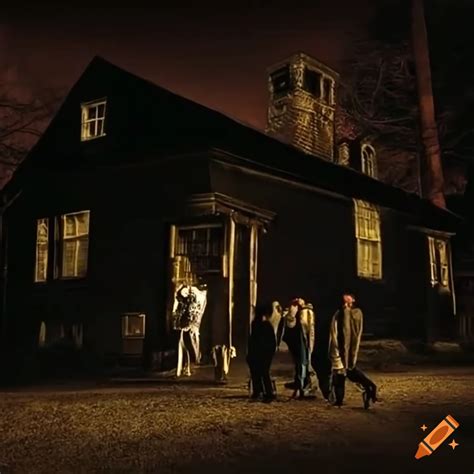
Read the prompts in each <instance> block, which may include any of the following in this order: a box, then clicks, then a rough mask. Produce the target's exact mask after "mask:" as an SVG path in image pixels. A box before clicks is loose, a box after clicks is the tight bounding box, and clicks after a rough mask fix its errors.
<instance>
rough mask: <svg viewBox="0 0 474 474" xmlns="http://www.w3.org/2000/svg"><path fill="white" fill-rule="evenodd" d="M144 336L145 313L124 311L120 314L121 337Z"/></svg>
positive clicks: (141, 337) (138, 337)
mask: <svg viewBox="0 0 474 474" xmlns="http://www.w3.org/2000/svg"><path fill="white" fill-rule="evenodd" d="M144 337H145V315H144V314H141V313H126V314H124V315H122V338H123V339H135V338H136V339H143V338H144Z"/></svg>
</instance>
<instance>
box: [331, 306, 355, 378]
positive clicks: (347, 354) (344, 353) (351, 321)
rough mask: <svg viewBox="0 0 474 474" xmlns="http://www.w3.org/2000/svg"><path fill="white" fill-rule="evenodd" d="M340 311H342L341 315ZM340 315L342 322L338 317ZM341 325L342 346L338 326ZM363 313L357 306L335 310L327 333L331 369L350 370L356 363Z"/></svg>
mask: <svg viewBox="0 0 474 474" xmlns="http://www.w3.org/2000/svg"><path fill="white" fill-rule="evenodd" d="M341 311H343V312H344V313H343V314H342V315H341ZM340 316H342V318H343V319H342V324H339V325H338V319H339V317H340ZM341 326H342V330H343V334H342V336H343V341H344V347H340V335H339V334H338V331H339V327H341ZM362 328H363V314H362V311H361V310H360V309H359V308H346V309H340V310H338V311H336V313H335V314H334V316H333V318H332V321H331V327H330V333H329V358H330V360H331V366H332V369H333V370H348V369H349V370H350V369H353V368H354V367H355V365H356V363H357V357H358V354H359V346H360V340H361V338H362Z"/></svg>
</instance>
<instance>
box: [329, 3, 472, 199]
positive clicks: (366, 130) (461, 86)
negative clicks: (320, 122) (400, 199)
mask: <svg viewBox="0 0 474 474" xmlns="http://www.w3.org/2000/svg"><path fill="white" fill-rule="evenodd" d="M382 3H383V5H382ZM392 3H393V4H394V8H393V9H392V10H390V8H387V1H385V2H381V5H380V12H379V14H378V15H376V17H375V18H374V20H373V21H372V22H371V23H372V26H373V28H374V29H375V30H376V31H375V32H374V31H371V33H370V35H369V36H368V37H367V38H365V39H363V40H358V41H357V40H356V41H355V42H354V43H355V48H354V54H353V56H352V57H351V58H350V59H349V61H348V62H347V64H346V68H345V71H343V82H342V84H341V89H340V91H339V97H340V104H341V108H340V109H339V110H338V119H337V125H338V127H337V132H338V135H339V136H340V137H341V138H346V137H347V138H353V137H354V136H364V135H370V136H373V137H376V139H378V142H379V145H380V144H383V146H379V147H378V159H379V165H380V166H379V172H380V173H381V179H383V180H384V181H386V182H388V183H390V184H392V185H395V186H399V187H402V188H404V189H406V190H408V191H411V192H416V191H417V190H419V171H420V158H421V156H422V143H421V139H420V138H421V133H420V127H421V124H420V121H419V104H418V93H417V92H418V91H417V79H416V74H415V73H416V68H415V60H414V54H413V48H412V47H411V41H410V36H411V31H410V28H409V27H410V26H411V25H410V8H408V7H409V6H410V3H407V4H405V6H403V5H401V2H400V1H399V0H397V1H394V2H392ZM429 7H430V9H429V12H428V13H429V17H428V18H429V19H431V23H430V30H432V31H433V32H432V34H431V35H430V43H431V48H430V52H431V55H432V56H433V63H432V64H433V65H434V66H435V67H434V69H433V74H432V79H433V90H434V94H433V95H434V99H435V101H436V102H435V105H436V112H437V115H436V123H435V126H436V125H437V130H438V134H439V142H440V144H441V150H440V153H441V157H442V162H443V163H442V164H443V168H444V175H445V183H444V190H445V192H446V193H462V192H463V191H464V187H465V176H464V175H465V173H466V168H467V166H466V161H468V160H470V159H472V157H474V127H472V126H471V124H472V119H471V110H472V106H473V105H474V66H471V61H470V57H469V55H470V51H469V48H467V47H466V45H468V44H470V43H472V41H473V40H474V30H472V28H470V27H469V21H470V18H472V14H474V4H472V5H471V4H465V5H457V4H456V5H455V4H453V3H451V2H448V1H445V0H437V1H436V2H434V3H433V4H431V3H430V5H429ZM427 8H428V7H427ZM394 11H395V12H398V17H397V18H395V16H396V15H394ZM438 29H441V31H438ZM461 71H462V73H460V72H461ZM438 187H439V184H438Z"/></svg>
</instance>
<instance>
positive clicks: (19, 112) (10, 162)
mask: <svg viewBox="0 0 474 474" xmlns="http://www.w3.org/2000/svg"><path fill="white" fill-rule="evenodd" d="M23 95H24V94H23ZM35 95H36V97H34V98H30V97H19V95H18V94H15V93H12V92H10V87H9V86H8V85H7V84H5V83H4V84H0V184H2V185H3V184H4V182H5V180H6V179H8V177H9V176H10V174H11V173H12V171H13V170H14V169H15V167H16V166H17V165H18V164H19V163H20V162H21V161H22V160H23V158H24V157H25V156H26V154H27V153H28V151H29V150H30V148H31V147H32V146H33V145H34V144H35V143H36V141H37V139H38V137H39V136H40V135H41V133H42V132H43V130H44V128H45V126H46V125H47V123H48V121H49V120H50V119H51V117H52V115H53V113H54V112H55V110H56V109H57V106H58V104H59V102H60V93H58V92H53V91H51V90H41V91H37V92H36V94H35Z"/></svg>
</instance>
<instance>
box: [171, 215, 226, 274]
mask: <svg viewBox="0 0 474 474" xmlns="http://www.w3.org/2000/svg"><path fill="white" fill-rule="evenodd" d="M203 229H205V230H207V231H208V232H209V238H208V239H207V240H206V247H207V248H206V251H207V254H206V255H200V256H199V257H201V258H203V257H207V258H213V257H215V258H216V260H217V261H218V262H219V268H209V269H207V270H204V271H198V272H197V271H196V270H195V269H193V264H192V255H190V254H189V253H182V251H181V248H180V233H181V232H182V231H183V230H184V231H196V230H203ZM211 229H219V230H220V231H221V240H220V242H219V255H210V250H211V248H212V242H211V241H212V239H211V237H212V236H211V235H210V232H211ZM223 254H224V226H223V225H222V224H221V223H212V224H195V225H176V233H175V246H174V257H175V258H176V257H181V258H182V259H187V260H188V261H189V266H190V269H189V270H190V271H192V273H193V274H198V275H207V274H220V273H222V271H223V263H222V260H223Z"/></svg>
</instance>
